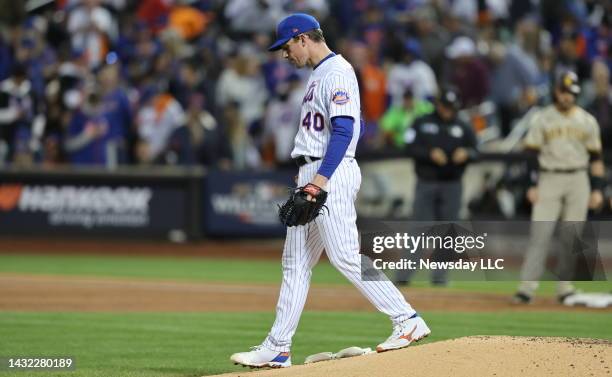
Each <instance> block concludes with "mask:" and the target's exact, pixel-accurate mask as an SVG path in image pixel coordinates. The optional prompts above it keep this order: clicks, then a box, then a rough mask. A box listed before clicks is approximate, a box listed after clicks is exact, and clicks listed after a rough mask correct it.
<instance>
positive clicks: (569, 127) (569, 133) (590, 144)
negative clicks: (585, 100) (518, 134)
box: [525, 105, 601, 170]
mask: <svg viewBox="0 0 612 377" xmlns="http://www.w3.org/2000/svg"><path fill="white" fill-rule="evenodd" d="M525 145H526V147H528V148H534V149H539V150H540V154H539V157H538V159H539V163H540V167H542V168H544V169H564V170H565V169H581V168H587V166H588V164H589V152H601V138H600V132H599V125H598V124H597V121H596V120H595V118H594V117H593V116H592V115H591V114H589V113H588V112H586V111H585V110H583V109H582V108H580V107H578V106H574V108H573V109H572V110H570V111H569V112H568V113H565V114H564V113H561V112H559V110H557V108H556V107H555V106H554V105H550V106H547V107H545V108H543V109H542V110H540V111H539V112H538V113H537V114H535V115H534V116H533V117H532V118H531V120H530V123H529V131H528V132H527V136H526V137H525Z"/></svg>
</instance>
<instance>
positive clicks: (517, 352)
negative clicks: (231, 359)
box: [221, 336, 612, 377]
mask: <svg viewBox="0 0 612 377" xmlns="http://www.w3.org/2000/svg"><path fill="white" fill-rule="evenodd" d="M296 361H299V362H301V361H302V360H295V361H294V362H296ZM221 376H223V377H229V376H248V377H267V376H270V377H279V376H291V377H321V376H328V377H344V376H347V377H348V376H350V377H357V376H359V377H361V376H364V377H366V376H367V377H372V376H385V377H405V376H416V377H439V376H453V377H463V376H465V377H474V376H495V377H501V376H509V377H516V376H521V377H532V376H533V377H540V376H555V377H559V376H572V377H575V376H605V377H608V376H609V377H612V342H610V341H606V340H594V339H570V338H544V337H512V336H471V337H466V338H459V339H453V340H446V341H442V342H435V343H428V344H424V345H417V346H410V347H408V348H405V349H402V350H397V351H390V352H385V353H380V354H370V355H365V356H359V357H353V358H348V359H341V360H332V361H323V362H320V363H315V364H309V365H296V366H293V367H291V368H284V369H275V370H261V371H255V372H249V370H248V369H247V370H245V371H244V372H238V373H230V374H223V375H221Z"/></svg>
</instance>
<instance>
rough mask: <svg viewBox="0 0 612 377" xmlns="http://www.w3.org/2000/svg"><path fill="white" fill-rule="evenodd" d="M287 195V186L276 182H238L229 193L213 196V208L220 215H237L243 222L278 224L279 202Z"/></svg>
mask: <svg viewBox="0 0 612 377" xmlns="http://www.w3.org/2000/svg"><path fill="white" fill-rule="evenodd" d="M286 196H287V187H286V186H283V185H279V184H277V183H275V182H266V181H259V182H247V183H237V184H235V185H233V186H232V188H231V190H230V192H228V193H217V194H213V195H212V196H211V202H212V206H213V209H214V211H215V212H216V213H218V214H220V215H230V216H235V217H236V218H238V219H239V220H240V222H242V223H246V224H260V225H276V224H278V215H277V212H278V204H281V203H282V202H283V201H284V200H285V199H286Z"/></svg>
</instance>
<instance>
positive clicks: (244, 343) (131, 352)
mask: <svg viewBox="0 0 612 377" xmlns="http://www.w3.org/2000/svg"><path fill="white" fill-rule="evenodd" d="M8 272H10V273H28V274H57V275H72V276H107V277H129V278H141V279H168V280H181V281H222V282H236V283H244V282H257V283H272V284H276V283H278V282H279V280H280V277H281V272H280V264H279V262H276V261H240V260H221V259H198V258H168V257H165V258H157V257H155V258H135V257H116V256H113V257H104V256H47V255H17V254H13V255H0V273H8ZM313 283H314V284H348V283H347V282H346V281H345V280H344V278H343V277H342V276H341V275H340V274H339V273H338V272H336V271H335V270H334V269H333V268H332V267H331V266H330V265H329V264H327V263H320V264H319V265H318V266H317V267H316V269H315V272H314V276H313ZM417 285H423V286H425V285H426V283H425V282H423V283H420V284H417ZM580 286H581V288H583V289H585V290H605V291H609V290H610V282H592V283H582V284H581V285H580ZM514 288H515V283H514V282H453V284H452V285H451V287H449V288H445V289H448V290H449V291H452V290H471V291H479V292H502V293H511V292H513V290H514ZM543 292H544V293H545V294H552V292H553V284H552V283H547V284H544V286H543ZM421 314H422V315H423V316H424V317H426V318H427V321H428V323H429V324H430V327H431V328H432V329H433V333H432V336H431V337H429V338H428V339H427V340H426V341H427V342H431V341H436V340H442V339H449V338H456V337H460V336H467V335H525V336H536V335H540V336H571V337H591V338H605V339H612V326H610V323H612V315H610V312H609V311H608V312H602V313H593V312H544V313H540V312H537V313H536V312H524V313H521V312H512V313H510V312H508V313H504V312H502V313H499V312H497V313H456V312H451V313H449V312H422V313H421ZM272 321H273V313H272V312H266V313H47V312H41V313H32V312H2V311H0V357H3V356H5V357H6V356H18V355H29V356H36V355H38V356H43V355H44V356H53V355H55V356H74V357H75V358H76V363H77V364H76V371H74V372H66V373H57V372H53V373H51V372H37V373H36V376H45V377H46V376H74V377H76V376H79V377H80V376H83V377H93V376H105V377H106V376H126V377H128V376H129V377H131V376H160V377H161V376H163V377H170V376H181V377H186V376H202V375H207V374H215V373H223V372H230V371H236V370H242V368H240V367H236V366H234V365H232V364H231V363H230V362H229V356H230V354H231V353H233V352H236V351H243V350H248V347H249V346H252V345H256V344H259V343H260V342H261V340H262V339H263V337H264V336H265V335H266V333H267V331H268V330H269V327H270V325H271V324H272ZM390 330H391V329H390V324H389V322H388V320H387V319H386V318H385V317H384V316H383V315H382V314H379V313H363V312H358V313H356V312H351V313H347V312H306V313H304V315H303V317H302V320H301V322H300V326H299V328H298V332H297V334H296V336H295V338H294V347H293V349H292V352H293V361H294V363H302V362H303V360H304V357H305V356H306V355H308V354H311V353H315V352H322V351H337V350H339V349H341V348H345V347H347V346H351V345H359V346H362V347H373V346H375V345H376V344H377V343H378V342H380V341H381V340H383V339H384V338H386V337H387V336H388V335H389V333H390ZM31 374H32V373H31V372H0V376H15V377H19V376H26V375H31Z"/></svg>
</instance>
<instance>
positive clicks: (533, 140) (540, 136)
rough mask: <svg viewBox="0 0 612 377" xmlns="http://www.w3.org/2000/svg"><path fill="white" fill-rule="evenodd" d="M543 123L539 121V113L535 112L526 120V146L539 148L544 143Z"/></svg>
mask: <svg viewBox="0 0 612 377" xmlns="http://www.w3.org/2000/svg"><path fill="white" fill-rule="evenodd" d="M543 126H544V124H543V123H542V122H541V114H540V113H538V114H535V115H534V116H532V117H531V119H529V120H528V124H527V127H528V131H527V136H525V140H524V144H525V147H526V148H530V149H540V148H541V147H542V145H543V144H544V129H543V128H542V127H543Z"/></svg>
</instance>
